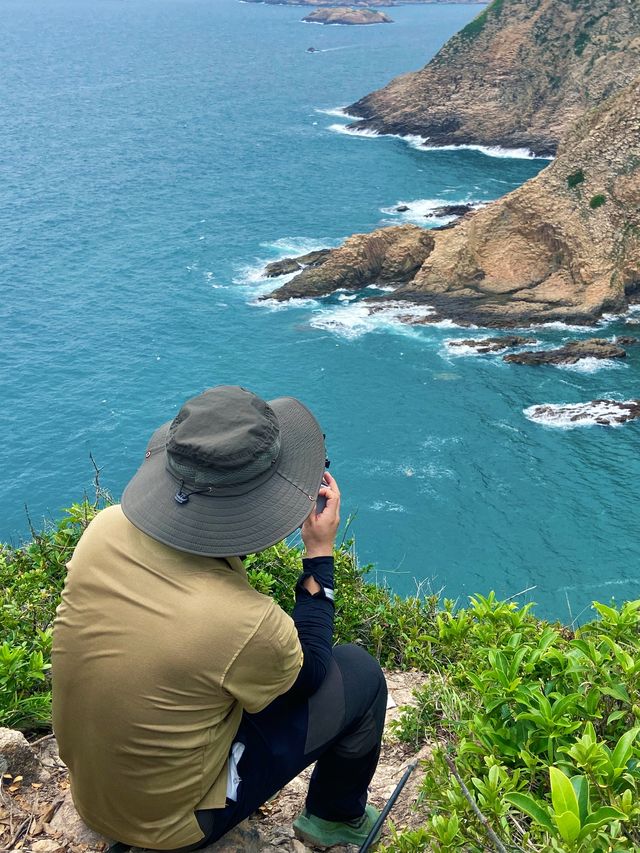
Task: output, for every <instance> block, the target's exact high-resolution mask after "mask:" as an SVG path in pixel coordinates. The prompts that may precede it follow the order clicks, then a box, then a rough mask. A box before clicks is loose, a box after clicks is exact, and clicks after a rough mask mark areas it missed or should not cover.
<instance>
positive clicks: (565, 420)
mask: <svg viewBox="0 0 640 853" xmlns="http://www.w3.org/2000/svg"><path fill="white" fill-rule="evenodd" d="M524 413H525V415H526V416H527V417H528V418H529V420H531V421H535V422H537V423H541V424H544V425H545V426H555V427H561V428H562V427H564V428H567V427H575V426H618V425H620V424H625V423H627V422H628V421H633V420H637V419H638V418H640V400H622V401H620V400H592V401H591V402H589V403H573V404H559V405H554V404H552V403H546V404H543V405H540V406H530V407H529V408H528V409H525V411H524Z"/></svg>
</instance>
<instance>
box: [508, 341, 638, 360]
mask: <svg viewBox="0 0 640 853" xmlns="http://www.w3.org/2000/svg"><path fill="white" fill-rule="evenodd" d="M625 356H626V352H625V351H624V350H623V349H622V348H621V347H618V346H616V345H615V344H612V343H611V341H607V340H603V339H602V338H590V339H589V340H587V341H571V342H570V343H568V344H565V346H563V347H559V348H558V349H550V350H537V351H535V352H534V351H529V352H515V353H510V354H509V355H505V356H503V359H502V360H503V361H507V362H510V363H512V364H528V365H536V364H575V363H576V362H577V361H580V359H581V358H625Z"/></svg>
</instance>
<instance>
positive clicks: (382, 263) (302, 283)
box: [265, 225, 434, 300]
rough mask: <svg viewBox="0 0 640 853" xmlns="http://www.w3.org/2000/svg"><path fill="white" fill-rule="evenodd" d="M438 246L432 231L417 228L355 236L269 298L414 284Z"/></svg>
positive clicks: (398, 227) (392, 229)
mask: <svg viewBox="0 0 640 853" xmlns="http://www.w3.org/2000/svg"><path fill="white" fill-rule="evenodd" d="M433 245H434V239H433V236H432V234H431V233H430V232H429V231H425V230H424V229H422V228H418V226H417V225H397V226H394V227H392V228H381V229H380V230H378V231H373V232H372V233H371V234H354V235H353V236H352V237H349V239H348V240H345V242H344V244H343V245H342V246H340V248H338V249H334V250H333V251H331V252H330V253H329V256H328V257H327V258H326V259H325V260H324V261H323V262H322V265H321V266H319V267H315V268H307V269H305V270H303V272H301V273H300V275H297V276H296V277H295V278H293V279H291V281H289V282H287V283H286V284H285V285H283V286H282V287H280V288H278V289H277V290H275V291H274V292H273V293H271V294H269V296H268V297H265V298H268V299H279V300H285V299H291V298H294V297H300V296H312V297H313V296H325V295H326V294H328V293H333V291H334V290H361V289H362V288H364V287H367V286H368V285H370V284H380V285H390V284H402V283H403V282H407V281H410V280H411V279H412V278H413V276H414V275H415V274H416V272H417V271H418V270H419V269H420V266H421V265H422V263H423V261H424V260H425V258H426V257H427V256H428V255H429V253H430V251H431V249H432V248H433Z"/></svg>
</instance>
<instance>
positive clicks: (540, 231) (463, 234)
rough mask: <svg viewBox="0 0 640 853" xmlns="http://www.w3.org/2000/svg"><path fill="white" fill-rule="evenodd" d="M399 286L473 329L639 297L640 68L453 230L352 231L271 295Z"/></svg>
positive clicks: (611, 306) (585, 313) (616, 307)
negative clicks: (547, 154)
mask: <svg viewBox="0 0 640 853" xmlns="http://www.w3.org/2000/svg"><path fill="white" fill-rule="evenodd" d="M376 283H378V284H399V285H400V286H399V287H398V288H397V290H396V291H395V293H394V294H393V296H392V297H390V298H393V299H396V300H397V299H402V300H408V301H411V302H414V303H423V304H428V305H430V306H432V307H433V308H434V309H435V314H434V317H432V318H431V320H432V321H433V320H434V319H437V318H438V317H439V318H441V319H443V318H448V319H452V320H455V321H456V322H461V323H467V324H468V323H474V324H476V325H479V326H489V327H491V326H498V327H508V326H511V327H514V326H522V325H528V324H530V323H544V322H550V321H558V320H559V321H564V322H568V323H579V324H593V323H595V321H596V320H597V319H598V318H600V317H601V316H602V314H604V313H607V312H621V311H624V310H626V309H627V308H628V307H629V304H630V303H631V302H632V301H634V300H637V299H638V296H639V295H640V294H639V292H640V77H638V78H637V79H636V80H635V81H634V83H633V84H632V85H631V86H629V87H628V88H627V89H625V90H624V92H622V93H620V94H619V95H617V96H615V97H614V98H612V99H610V100H609V101H607V102H606V103H605V104H603V106H602V107H600V108H599V109H597V110H593V111H591V112H589V113H587V114H586V115H585V116H584V117H583V118H582V119H581V120H580V121H579V122H578V123H577V124H576V125H575V127H574V128H573V129H572V131H571V132H570V133H569V134H568V136H567V138H566V140H565V142H564V143H563V144H562V146H561V148H560V150H559V152H558V157H557V158H556V160H555V161H554V162H553V163H552V164H551V165H550V166H548V167H547V168H546V169H545V170H544V171H542V172H541V173H540V174H539V175H537V176H536V177H535V178H533V179H532V180H530V181H528V182H527V183H525V184H524V185H523V186H521V187H519V188H518V189H517V190H515V191H514V192H511V193H509V194H508V195H506V196H504V197H503V198H501V199H499V200H498V201H495V202H493V203H492V204H490V205H488V206H487V207H484V208H483V209H482V210H479V211H477V212H476V213H474V215H473V216H469V217H464V218H463V219H461V220H460V221H459V222H458V223H457V224H456V225H455V227H453V228H449V229H447V230H442V231H436V230H430V231H426V232H422V236H420V233H419V229H417V228H416V226H410V225H404V226H396V227H394V228H383V229H379V230H378V231H374V232H372V233H371V234H357V235H354V236H353V237H351V238H349V239H348V240H347V241H346V242H345V243H344V244H343V246H342V247H340V248H338V249H335V250H333V251H332V252H331V253H330V255H329V256H328V257H327V259H326V260H325V261H324V263H323V264H322V266H321V267H320V268H318V269H314V270H304V271H303V272H302V273H301V274H300V275H298V276H296V277H295V278H294V279H292V280H291V281H290V282H288V284H286V285H285V286H284V287H283V288H281V289H280V290H278V291H276V292H275V293H274V294H273V296H274V297H275V298H276V299H288V298H289V297H292V296H319V295H323V294H327V293H330V292H332V291H334V290H338V289H340V288H346V289H348V290H359V289H362V288H363V287H366V286H367V285H369V284H376Z"/></svg>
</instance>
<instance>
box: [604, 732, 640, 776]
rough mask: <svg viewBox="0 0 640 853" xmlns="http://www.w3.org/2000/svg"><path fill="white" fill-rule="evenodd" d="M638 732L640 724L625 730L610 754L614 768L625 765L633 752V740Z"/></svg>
mask: <svg viewBox="0 0 640 853" xmlns="http://www.w3.org/2000/svg"><path fill="white" fill-rule="evenodd" d="M638 733H640V726H636V727H635V729H630V730H629V731H628V732H625V733H624V734H623V735H622V737H621V738H620V740H619V741H618V743H617V744H616V748H615V749H614V750H613V755H612V756H611V762H612V763H613V766H614V767H615V768H616V769H617V768H620V767H626V766H627V763H628V761H629V759H630V758H631V755H632V752H633V742H634V740H635V739H636V738H637V737H638Z"/></svg>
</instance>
